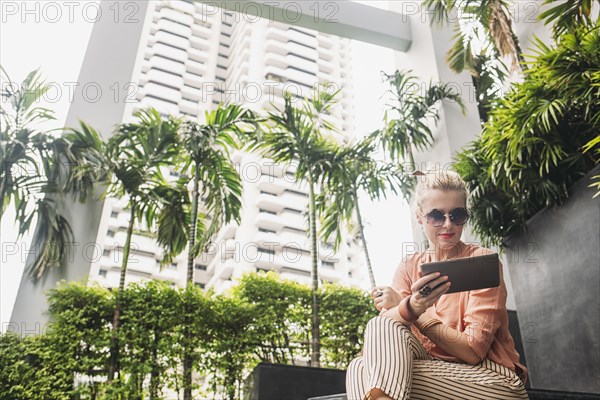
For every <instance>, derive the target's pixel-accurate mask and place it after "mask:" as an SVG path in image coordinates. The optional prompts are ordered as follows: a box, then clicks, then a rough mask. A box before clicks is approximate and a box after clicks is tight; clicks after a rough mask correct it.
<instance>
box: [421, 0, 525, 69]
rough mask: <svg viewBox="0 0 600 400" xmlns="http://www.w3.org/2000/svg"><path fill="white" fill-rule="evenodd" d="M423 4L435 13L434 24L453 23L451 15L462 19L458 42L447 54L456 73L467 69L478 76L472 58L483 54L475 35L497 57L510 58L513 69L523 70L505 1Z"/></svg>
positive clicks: (457, 30)
mask: <svg viewBox="0 0 600 400" xmlns="http://www.w3.org/2000/svg"><path fill="white" fill-rule="evenodd" d="M423 5H424V6H425V7H426V8H429V9H431V10H432V11H433V13H434V15H435V17H434V18H433V19H432V23H437V24H440V25H442V24H443V23H444V21H450V18H449V17H450V13H452V12H456V13H457V14H458V16H459V18H458V19H457V22H456V24H455V26H454V30H455V36H454V39H455V40H456V42H455V44H454V46H453V47H452V49H451V50H450V51H449V52H448V61H449V65H450V68H452V69H453V70H454V71H456V72H461V71H462V70H463V69H467V70H469V71H470V72H471V73H473V74H475V75H477V74H478V73H479V71H478V70H476V69H475V64H474V63H473V59H474V58H475V57H476V56H477V55H478V54H480V53H478V52H477V51H476V49H474V48H473V47H472V45H471V44H472V43H471V41H472V40H473V39H474V37H475V36H477V37H478V40H480V41H488V42H489V43H491V44H492V45H493V49H494V52H495V54H497V55H498V56H500V57H508V58H509V60H510V62H511V67H512V69H513V70H517V69H519V68H520V69H523V68H524V63H523V56H522V51H521V47H520V45H519V40H518V38H517V36H516V35H515V33H514V32H513V30H512V21H511V18H510V12H509V4H508V2H507V1H506V0H466V1H456V0H425V1H424V2H423Z"/></svg>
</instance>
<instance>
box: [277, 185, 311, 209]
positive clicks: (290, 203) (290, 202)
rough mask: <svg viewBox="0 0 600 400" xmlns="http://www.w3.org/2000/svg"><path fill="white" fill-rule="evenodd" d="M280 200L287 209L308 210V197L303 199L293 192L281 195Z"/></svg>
mask: <svg viewBox="0 0 600 400" xmlns="http://www.w3.org/2000/svg"><path fill="white" fill-rule="evenodd" d="M296 187H297V186H296ZM296 190H297V189H296ZM281 199H282V201H283V202H284V204H286V207H288V208H293V209H295V210H306V209H307V208H308V196H307V197H304V196H301V195H298V194H296V193H293V192H285V193H283V194H282V195H281ZM292 215H293V214H292ZM290 217H291V216H290Z"/></svg>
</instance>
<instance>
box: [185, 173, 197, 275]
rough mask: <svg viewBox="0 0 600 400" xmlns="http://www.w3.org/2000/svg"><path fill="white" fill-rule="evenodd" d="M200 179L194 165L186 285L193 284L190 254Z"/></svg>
mask: <svg viewBox="0 0 600 400" xmlns="http://www.w3.org/2000/svg"><path fill="white" fill-rule="evenodd" d="M199 180H200V171H199V170H198V168H197V167H196V171H195V172H194V189H193V190H192V221H191V225H190V228H189V239H188V243H189V246H188V247H189V252H188V266H187V267H188V269H187V280H186V282H187V285H188V286H189V285H193V284H194V254H192V248H193V247H194V246H195V244H196V230H197V229H198V198H199V197H200V193H198V181H199Z"/></svg>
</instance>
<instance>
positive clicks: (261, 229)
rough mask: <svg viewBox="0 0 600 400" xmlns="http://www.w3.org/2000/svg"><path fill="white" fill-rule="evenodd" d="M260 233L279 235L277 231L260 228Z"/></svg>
mask: <svg viewBox="0 0 600 400" xmlns="http://www.w3.org/2000/svg"><path fill="white" fill-rule="evenodd" d="M258 231H259V232H265V233H277V232H276V231H272V230H271V229H265V228H258Z"/></svg>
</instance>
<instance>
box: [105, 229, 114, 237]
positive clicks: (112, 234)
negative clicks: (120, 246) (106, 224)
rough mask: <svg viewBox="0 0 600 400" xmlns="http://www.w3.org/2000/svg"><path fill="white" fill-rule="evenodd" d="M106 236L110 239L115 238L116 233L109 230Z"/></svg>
mask: <svg viewBox="0 0 600 400" xmlns="http://www.w3.org/2000/svg"><path fill="white" fill-rule="evenodd" d="M106 236H108V237H115V231H113V230H111V229H109V230H108V232H106Z"/></svg>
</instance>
